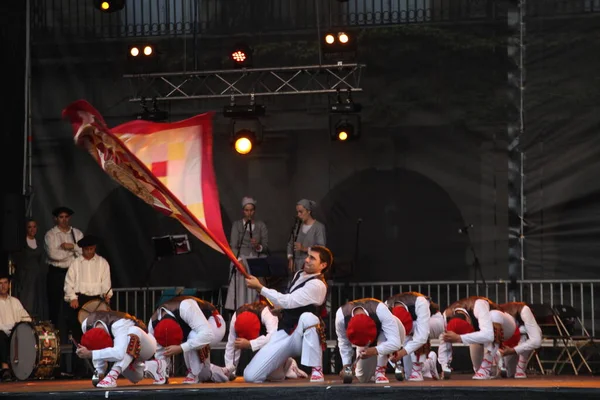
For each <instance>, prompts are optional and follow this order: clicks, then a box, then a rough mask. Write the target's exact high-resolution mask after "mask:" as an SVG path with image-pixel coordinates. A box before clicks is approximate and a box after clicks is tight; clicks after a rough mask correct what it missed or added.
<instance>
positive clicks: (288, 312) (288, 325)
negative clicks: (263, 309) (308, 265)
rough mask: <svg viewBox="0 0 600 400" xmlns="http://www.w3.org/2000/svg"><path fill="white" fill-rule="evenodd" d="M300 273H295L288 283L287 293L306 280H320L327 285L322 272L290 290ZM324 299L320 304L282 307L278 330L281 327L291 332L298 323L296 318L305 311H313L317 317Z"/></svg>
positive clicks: (298, 287) (296, 288)
mask: <svg viewBox="0 0 600 400" xmlns="http://www.w3.org/2000/svg"><path fill="white" fill-rule="evenodd" d="M300 275H301V272H298V273H296V276H294V279H293V280H292V281H291V282H290V285H289V286H288V289H287V291H286V292H287V293H293V292H295V291H296V290H298V289H300V288H302V287H304V285H306V284H307V283H308V282H310V281H312V280H314V279H318V280H320V281H321V282H323V284H324V285H325V287H327V282H325V278H324V277H323V275H322V274H320V275H315V276H313V277H311V278H309V279H307V280H306V281H304V282H302V283H301V284H299V285H297V286H296V287H295V288H294V289H292V290H290V288H291V287H292V286H293V285H294V283H296V281H297V280H298V279H299V278H300ZM325 301H326V300H325ZM325 301H323V303H321V304H309V305H307V306H304V307H298V308H285V309H283V310H282V312H281V318H280V319H279V325H278V328H279V330H281V329H283V330H284V331H286V333H287V334H288V335H289V334H291V333H292V332H293V331H294V329H296V325H298V320H299V319H300V316H301V315H302V314H303V313H305V312H310V313H313V314H315V315H316V316H317V317H318V316H320V315H321V313H320V311H321V307H322V306H323V304H324V303H325Z"/></svg>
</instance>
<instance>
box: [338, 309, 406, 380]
mask: <svg viewBox="0 0 600 400" xmlns="http://www.w3.org/2000/svg"><path fill="white" fill-rule="evenodd" d="M335 331H336V334H337V337H338V347H339V349H340V355H341V357H342V364H344V370H345V369H347V368H349V367H351V365H352V356H353V353H354V351H353V349H352V347H353V346H356V353H357V354H356V357H357V358H358V361H357V362H356V370H355V371H354V375H355V376H356V378H357V379H358V381H359V382H361V383H366V382H369V381H371V380H374V381H375V383H389V380H388V378H387V377H386V376H385V370H386V366H387V362H388V355H389V354H392V353H393V352H395V351H398V350H400V349H401V348H402V343H404V341H405V330H404V325H402V323H401V322H400V320H398V318H396V317H395V316H394V315H393V314H392V313H391V312H390V310H389V308H388V307H387V306H386V305H385V303H382V302H381V301H379V300H376V299H370V298H369V299H359V300H354V301H351V302H348V303H346V304H345V305H343V306H342V307H340V308H339V309H338V310H337V312H336V314H335Z"/></svg>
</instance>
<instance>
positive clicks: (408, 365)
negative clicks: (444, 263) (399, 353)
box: [402, 336, 427, 376]
mask: <svg viewBox="0 0 600 400" xmlns="http://www.w3.org/2000/svg"><path fill="white" fill-rule="evenodd" d="M411 340H412V336H408V337H407V338H406V344H405V345H404V347H406V345H407V344H408V343H409V342H410V341H411ZM425 360H427V354H421V355H419V356H418V357H417V355H416V354H415V353H411V354H407V355H405V356H404V357H402V365H403V366H404V373H405V374H406V376H410V374H411V373H412V366H413V363H416V362H425Z"/></svg>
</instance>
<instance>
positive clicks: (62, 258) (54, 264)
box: [44, 206, 83, 342]
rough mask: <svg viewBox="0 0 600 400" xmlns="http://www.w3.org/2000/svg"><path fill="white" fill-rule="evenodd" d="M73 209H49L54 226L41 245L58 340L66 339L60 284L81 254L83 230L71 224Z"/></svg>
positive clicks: (63, 282) (66, 312) (49, 309)
mask: <svg viewBox="0 0 600 400" xmlns="http://www.w3.org/2000/svg"><path fill="white" fill-rule="evenodd" d="M73 214H74V211H73V210H71V209H70V208H69V207H64V206H61V207H57V208H55V209H54V210H53V211H52V215H53V216H54V222H55V224H56V225H55V226H54V227H53V228H52V229H50V230H49V231H48V232H46V235H45V236H44V247H45V250H46V255H47V256H48V265H49V267H48V277H47V280H46V286H47V293H48V313H49V317H50V320H51V321H52V323H53V324H54V326H55V327H56V328H57V329H58V330H59V331H60V333H61V340H62V341H63V342H66V340H67V334H68V332H69V329H68V323H67V315H68V314H69V309H68V307H66V305H65V304H64V302H63V286H64V284H65V276H66V275H67V270H68V269H69V267H70V266H71V264H72V263H73V262H74V261H75V259H76V258H78V257H80V256H81V252H82V250H81V247H79V246H78V245H77V242H78V241H79V240H81V239H82V238H83V233H81V231H80V230H79V229H77V228H74V227H72V226H71V216H72V215H73Z"/></svg>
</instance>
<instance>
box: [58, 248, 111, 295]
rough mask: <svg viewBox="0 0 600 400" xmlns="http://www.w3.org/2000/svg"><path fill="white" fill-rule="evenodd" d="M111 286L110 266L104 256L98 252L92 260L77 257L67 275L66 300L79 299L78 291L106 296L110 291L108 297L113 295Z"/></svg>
mask: <svg viewBox="0 0 600 400" xmlns="http://www.w3.org/2000/svg"><path fill="white" fill-rule="evenodd" d="M110 288H111V281H110V266H109V265H108V261H106V259H105V258H104V257H102V256H100V255H98V254H95V255H94V257H92V258H91V259H90V260H86V259H85V258H84V257H77V258H76V259H75V261H73V264H71V266H70V267H69V270H68V271H67V276H66V277H65V285H64V290H65V301H66V302H67V303H68V302H70V301H71V300H75V299H77V293H81V294H85V295H86V296H104V295H105V294H107V292H108V297H112V289H111V290H110V292H109V289H110Z"/></svg>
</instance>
